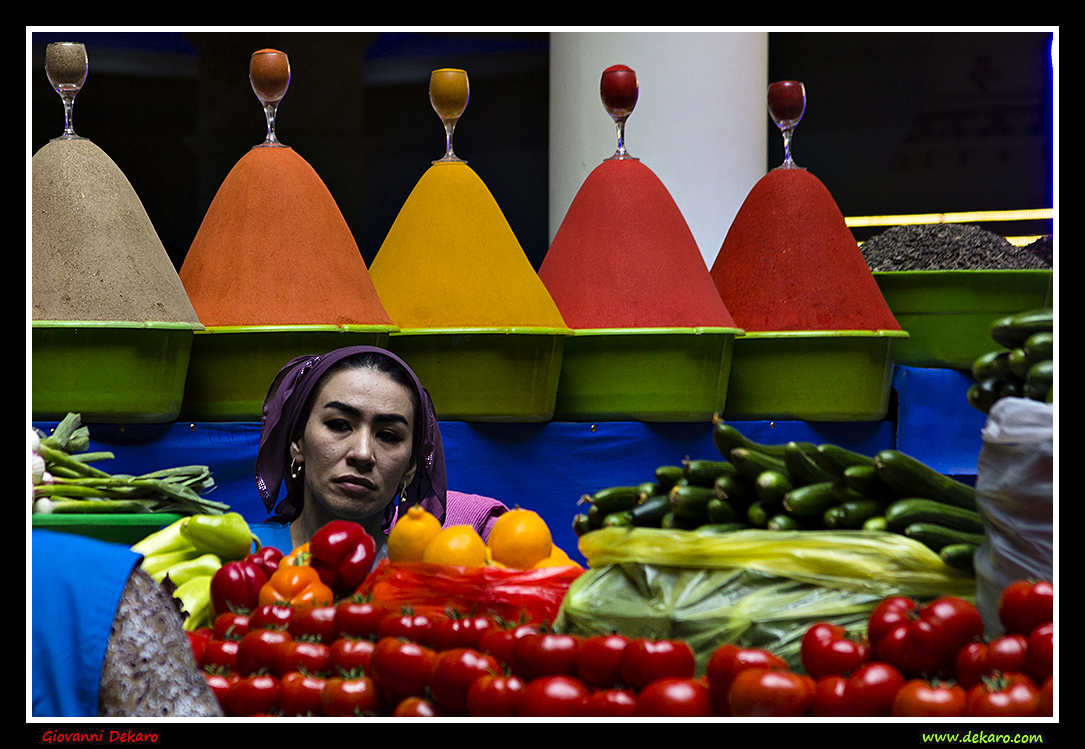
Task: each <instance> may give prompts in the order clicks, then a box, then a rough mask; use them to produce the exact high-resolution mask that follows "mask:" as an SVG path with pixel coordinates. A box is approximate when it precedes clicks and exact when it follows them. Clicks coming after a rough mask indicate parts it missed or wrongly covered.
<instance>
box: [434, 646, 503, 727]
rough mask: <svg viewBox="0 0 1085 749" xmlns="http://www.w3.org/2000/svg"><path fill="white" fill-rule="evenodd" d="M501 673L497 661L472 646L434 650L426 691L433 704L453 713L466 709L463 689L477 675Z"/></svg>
mask: <svg viewBox="0 0 1085 749" xmlns="http://www.w3.org/2000/svg"><path fill="white" fill-rule="evenodd" d="M500 673H501V664H500V663H498V662H497V659H496V658H494V657H493V656H492V655H487V654H486V653H480V652H479V651H477V650H474V649H472V648H453V649H452V650H444V651H441V652H439V653H438V654H437V657H436V659H435V661H434V663H433V674H432V676H431V677H430V684H429V691H430V695H431V696H432V697H433V701H434V702H435V703H437V705H438V706H439V707H441V708H443V709H445V710H447V711H449V712H451V713H453V714H456V715H462V714H464V713H466V712H467V690H468V688H469V687H470V686H471V682H473V681H474V680H475V679H477V678H479V677H480V676H487V675H497V674H500Z"/></svg>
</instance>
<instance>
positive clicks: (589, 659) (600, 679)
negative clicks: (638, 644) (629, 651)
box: [576, 632, 630, 689]
mask: <svg viewBox="0 0 1085 749" xmlns="http://www.w3.org/2000/svg"><path fill="white" fill-rule="evenodd" d="M629 642H630V638H628V637H626V636H625V635H622V634H618V633H616V632H615V633H612V634H609V635H595V636H593V637H588V638H587V639H585V640H584V642H583V643H582V644H581V646H580V653H579V654H578V656H577V661H576V671H577V674H576V675H577V676H579V677H580V679H581V680H582V681H583V682H584V683H585V684H587V685H588V686H589V687H592V688H593V689H609V688H612V687H616V686H619V685H621V684H624V681H623V678H622V671H621V665H620V664H621V658H622V652H623V651H624V650H625V647H626V645H628V644H629Z"/></svg>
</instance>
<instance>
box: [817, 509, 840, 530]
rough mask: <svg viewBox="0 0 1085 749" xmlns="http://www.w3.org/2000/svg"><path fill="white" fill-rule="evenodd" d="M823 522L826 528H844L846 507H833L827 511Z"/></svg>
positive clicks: (822, 519)
mask: <svg viewBox="0 0 1085 749" xmlns="http://www.w3.org/2000/svg"><path fill="white" fill-rule="evenodd" d="M821 521H822V522H823V523H824V524H825V527H826V528H832V529H836V528H844V527H845V526H844V506H843V505H833V506H832V507H830V508H829V509H827V510H826V511H825V515H824V516H822V518H821Z"/></svg>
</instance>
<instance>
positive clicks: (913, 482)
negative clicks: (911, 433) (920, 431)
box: [874, 449, 976, 510]
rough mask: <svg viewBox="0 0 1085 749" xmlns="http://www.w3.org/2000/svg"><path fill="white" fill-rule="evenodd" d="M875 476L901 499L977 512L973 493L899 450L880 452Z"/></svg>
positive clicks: (876, 458) (968, 487)
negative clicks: (940, 504) (907, 498)
mask: <svg viewBox="0 0 1085 749" xmlns="http://www.w3.org/2000/svg"><path fill="white" fill-rule="evenodd" d="M874 467H875V468H876V469H877V471H878V477H879V478H880V479H881V480H882V481H884V482H885V483H887V484H889V486H890V487H891V488H892V489H893V490H894V491H896V492H897V493H898V494H900V495H901V496H902V497H922V498H924V499H933V500H936V501H938V502H944V503H946V504H949V505H953V506H955V507H963V508H965V509H966V510H975V509H976V491H975V489H973V488H972V487H971V486H969V485H968V484H963V483H961V482H960V481H957V480H956V479H952V478H950V477H949V476H945V475H943V474H941V473H939V472H938V471H936V470H934V469H933V468H931V467H930V466H928V465H926V464H925V463H922V462H921V461H918V460H916V459H915V458H913V457H911V456H910V455H906V454H904V453H902V452H901V451H900V450H892V449H890V450H882V451H881V452H879V453H878V454H877V455H876V456H874Z"/></svg>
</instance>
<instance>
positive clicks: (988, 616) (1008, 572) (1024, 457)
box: [975, 398, 1055, 636]
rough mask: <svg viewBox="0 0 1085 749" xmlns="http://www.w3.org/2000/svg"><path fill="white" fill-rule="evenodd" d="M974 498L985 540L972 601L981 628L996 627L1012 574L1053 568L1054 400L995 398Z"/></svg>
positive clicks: (1041, 574) (1040, 573)
mask: <svg viewBox="0 0 1085 749" xmlns="http://www.w3.org/2000/svg"><path fill="white" fill-rule="evenodd" d="M982 436H983V446H982V447H981V448H980V454H979V463H978V465H977V468H976V505H977V509H978V510H979V513H980V516H981V517H982V518H983V526H984V541H983V543H982V544H981V545H980V548H979V550H978V551H977V552H976V557H975V566H976V607H977V608H978V609H979V611H980V614H981V615H982V616H983V621H984V626H985V630H986V633H987V634H988V635H990V636H995V635H998V634H1001V633H1002V631H1003V627H1002V624H1001V623H1000V622H999V620H998V600H999V596H1000V595H1001V594H1002V590H1003V589H1004V588H1005V587H1006V586H1007V585H1009V584H1010V583H1011V582H1013V581H1014V580H1021V579H1027V578H1035V579H1043V580H1051V579H1052V574H1053V569H1054V510H1055V498H1054V482H1053V478H1054V476H1053V474H1054V453H1055V440H1054V407H1053V406H1052V404H1050V403H1041V402H1039V401H1034V400H1030V399H1028V398H1002V399H1000V400H998V401H997V402H996V403H995V405H994V406H993V407H992V408H991V411H990V413H989V414H988V418H987V423H986V425H985V426H984V428H983V432H982Z"/></svg>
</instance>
